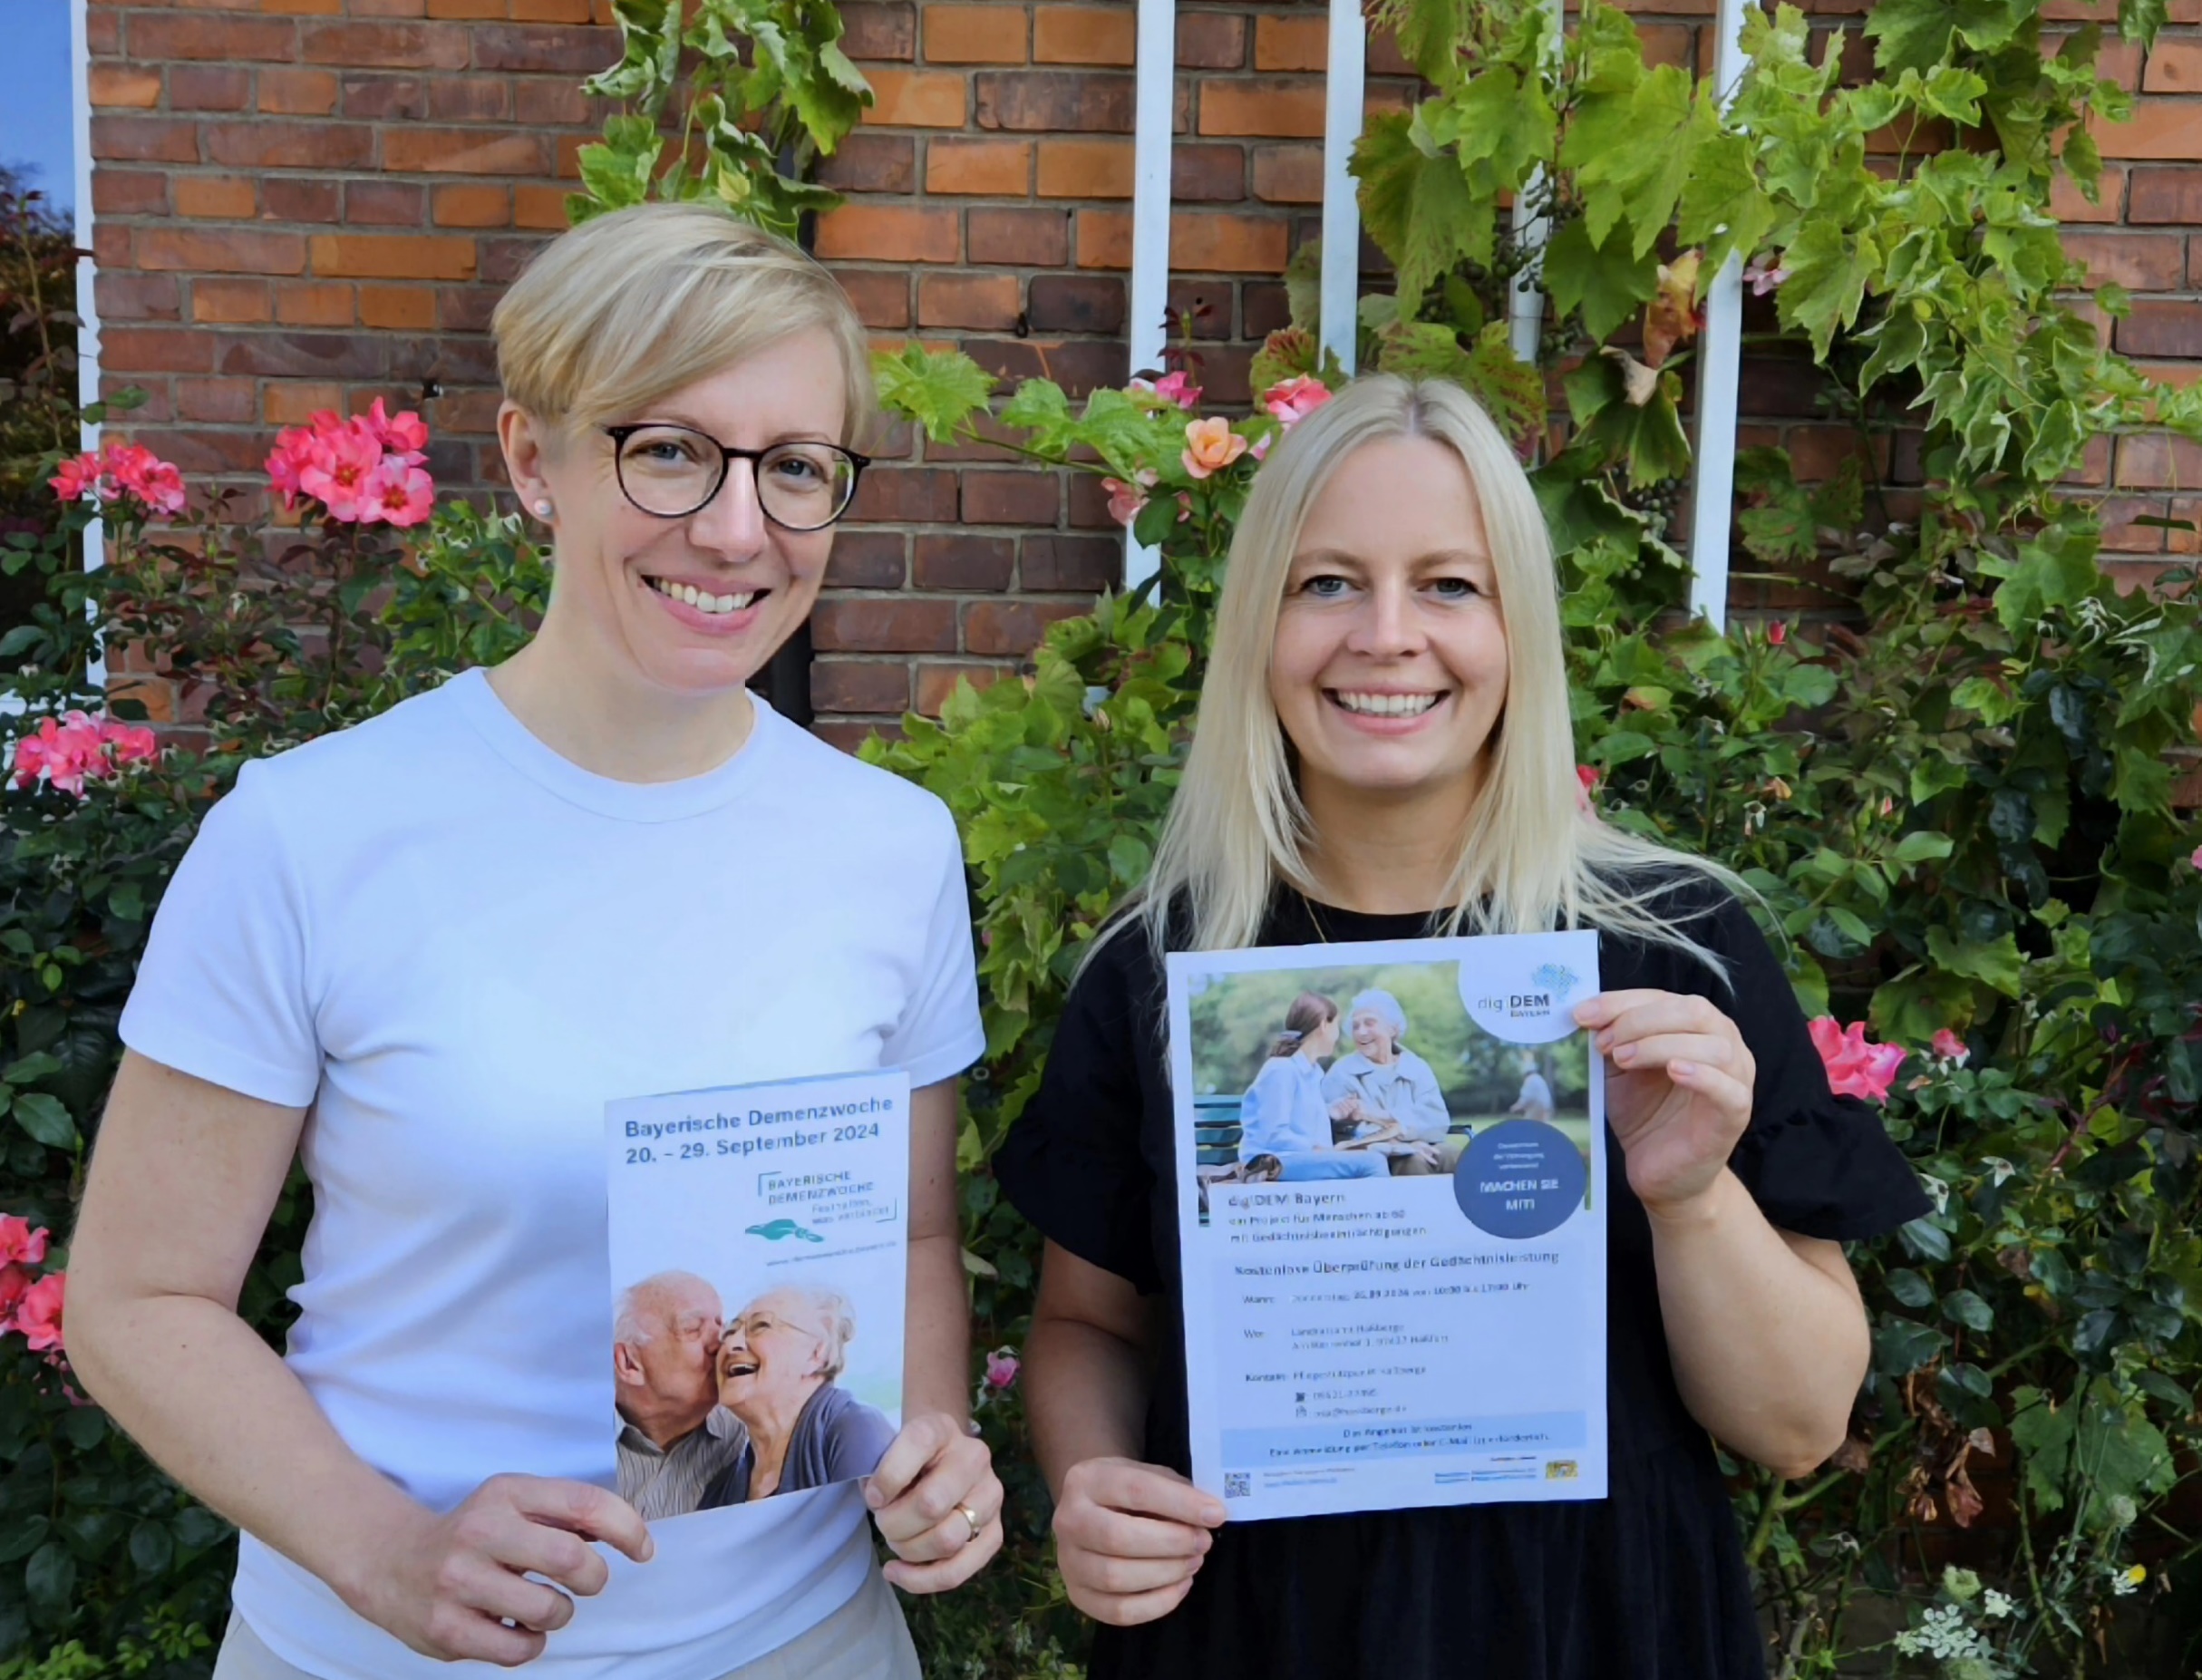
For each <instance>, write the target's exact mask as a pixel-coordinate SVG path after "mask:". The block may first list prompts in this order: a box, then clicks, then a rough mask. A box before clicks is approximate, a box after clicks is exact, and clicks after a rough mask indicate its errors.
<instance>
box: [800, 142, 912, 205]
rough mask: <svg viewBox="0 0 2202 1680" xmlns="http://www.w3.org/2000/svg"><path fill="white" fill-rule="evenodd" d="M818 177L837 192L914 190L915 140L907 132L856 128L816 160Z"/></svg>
mask: <svg viewBox="0 0 2202 1680" xmlns="http://www.w3.org/2000/svg"><path fill="white" fill-rule="evenodd" d="M818 178H819V180H820V182H822V183H823V184H824V185H826V186H829V187H831V188H833V189H835V190H836V191H839V192H915V191H916V190H917V141H916V139H915V138H913V137H912V136H910V135H907V134H868V133H866V132H865V131H862V130H861V129H859V130H858V131H857V132H855V133H854V134H850V135H849V136H847V137H845V138H844V139H843V140H842V141H841V143H840V144H839V146H837V147H835V148H834V152H833V156H831V157H830V158H821V159H820V160H819V169H818Z"/></svg>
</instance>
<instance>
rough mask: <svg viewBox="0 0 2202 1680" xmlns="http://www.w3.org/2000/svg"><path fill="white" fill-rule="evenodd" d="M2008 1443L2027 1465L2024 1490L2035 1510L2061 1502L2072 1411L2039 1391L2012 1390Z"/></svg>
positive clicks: (2070, 1433)
mask: <svg viewBox="0 0 2202 1680" xmlns="http://www.w3.org/2000/svg"><path fill="white" fill-rule="evenodd" d="M2011 1401H2012V1413H2011V1443H2012V1445H2013V1446H2014V1447H2016V1448H2017V1449H2018V1451H2019V1455H2020V1457H2021V1458H2022V1459H2023V1460H2024V1461H2025V1465H2026V1477H2025V1483H2026V1491H2027V1492H2028V1493H2029V1494H2031V1495H2032V1498H2033V1502H2034V1505H2035V1507H2036V1509H2037V1510H2042V1511H2052V1510H2059V1509H2060V1508H2061V1507H2062V1505H2063V1503H2064V1472H2065V1467H2066V1465H2067V1464H2068V1463H2069V1462H2070V1460H2071V1445H2072V1434H2073V1430H2072V1408H2071V1407H2070V1406H2065V1407H2061V1408H2059V1407H2056V1406H2053V1405H2052V1404H2051V1403H2050V1401H2049V1398H2048V1397H2047V1396H2046V1395H2044V1394H2042V1391H2041V1390H2040V1389H2038V1388H2020V1389H2016V1390H2013V1393H2012V1396H2011Z"/></svg>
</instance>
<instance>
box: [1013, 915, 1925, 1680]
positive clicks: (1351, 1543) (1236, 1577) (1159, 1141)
mask: <svg viewBox="0 0 2202 1680" xmlns="http://www.w3.org/2000/svg"><path fill="white" fill-rule="evenodd" d="M1672 902H1673V903H1674V904H1675V905H1676V906H1677V907H1680V908H1678V909H1677V910H1676V912H1675V916H1676V919H1677V920H1680V921H1682V922H1683V923H1684V924H1685V926H1686V927H1687V929H1688V931H1689V933H1690V935H1691V937H1693V938H1694V939H1696V940H1697V941H1698V942H1699V943H1700V944H1701V945H1702V946H1703V947H1705V948H1707V949H1708V950H1711V951H1713V952H1716V953H1718V954H1719V955H1720V956H1722V957H1724V958H1725V959H1726V960H1727V962H1728V965H1729V970H1730V975H1731V976H1732V986H1731V984H1730V983H1729V982H1727V981H1723V979H1722V976H1720V975H1718V974H1716V973H1715V972H1714V971H1713V970H1712V969H1711V968H1710V967H1708V966H1706V965H1705V964H1703V963H1702V962H1701V961H1699V960H1698V959H1697V958H1696V957H1693V956H1692V955H1691V954H1690V953H1688V952H1686V951H1683V950H1679V949H1676V948H1674V947H1669V946H1664V945H1654V946H1647V945H1644V944H1641V943H1638V942H1636V941H1634V940H1626V939H1621V938H1617V937H1614V936H1612V935H1606V936H1604V937H1601V939H1600V941H1599V957H1598V964H1599V977H1600V980H1601V982H1602V984H1603V986H1604V988H1605V990H1607V991H1620V990H1623V989H1625V988H1633V987H1653V988H1656V989H1660V990H1664V991H1671V992H1682V993H1694V994H1697V995H1701V996H1704V997H1708V998H1711V999H1712V1001H1713V1002H1714V1003H1715V1004H1717V1005H1719V1006H1720V1007H1721V1009H1722V1011H1723V1012H1724V1013H1726V1014H1727V1015H1729V1016H1730V1017H1731V1018H1732V1020H1733V1021H1734V1022H1735V1024H1736V1025H1737V1027H1738V1029H1739V1030H1740V1031H1741V1034H1742V1035H1743V1040H1744V1043H1746V1044H1749V1045H1750V1046H1751V1054H1752V1056H1753V1058H1755V1060H1756V1061H1757V1063H1758V1080H1757V1084H1756V1087H1755V1089H1754V1092H1753V1102H1752V1115H1751V1127H1750V1129H1749V1130H1748V1131H1746V1132H1745V1133H1744V1134H1743V1137H1742V1139H1741V1141H1739V1142H1738V1144H1737V1145H1736V1149H1735V1152H1734V1153H1733V1155H1732V1156H1731V1157H1730V1161H1729V1164H1730V1166H1731V1167H1732V1169H1733V1170H1734V1171H1735V1174H1736V1176H1737V1177H1738V1178H1739V1179H1741V1180H1742V1182H1743V1184H1744V1186H1745V1188H1747V1189H1748V1190H1750V1191H1751V1194H1752V1196H1753V1197H1754V1198H1756V1199H1757V1201H1758V1203H1759V1206H1760V1208H1761V1210H1763V1211H1764V1213H1765V1214H1766V1217H1767V1219H1769V1220H1770V1221H1771V1222H1772V1223H1773V1224H1774V1225H1777V1226H1779V1227H1780V1228H1782V1229H1784V1230H1789V1231H1795V1232H1798V1233H1799V1234H1800V1235H1804V1236H1808V1237H1826V1238H1846V1239H1847V1238H1862V1237H1872V1236H1877V1235H1879V1234H1881V1233H1883V1232H1886V1231H1889V1230H1892V1229H1894V1228H1896V1227H1897V1226H1899V1225H1901V1224H1903V1223H1904V1222H1905V1221H1906V1220H1907V1219H1916V1218H1917V1217H1918V1216H1919V1215H1921V1214H1923V1213H1925V1212H1926V1210H1927V1203H1926V1195H1925V1194H1924V1192H1923V1191H1922V1190H1920V1188H1919V1182H1918V1179H1917V1177H1916V1174H1915V1173H1914V1172H1913V1170H1912V1169H1911V1167H1910V1165H1909V1164H1908V1163H1907V1162H1906V1160H1905V1159H1904V1157H1903V1156H1902V1155H1901V1154H1900V1153H1898V1151H1896V1147H1895V1145H1893V1144H1892V1143H1891V1142H1890V1141H1888V1137H1887V1133H1886V1132H1885V1131H1883V1130H1882V1128H1881V1124H1880V1120H1879V1117H1878V1116H1877V1113H1876V1112H1875V1111H1874V1110H1873V1109H1871V1108H1870V1107H1868V1106H1867V1105H1866V1104H1865V1103H1862V1102H1858V1101H1856V1100H1855V1099H1853V1098H1848V1097H1837V1096H1834V1095H1832V1094H1831V1093H1830V1092H1829V1089H1828V1079H1827V1073H1826V1071H1825V1069H1824V1068H1823V1066H1822V1064H1821V1063H1820V1060H1819V1054H1818V1053H1817V1052H1816V1051H1815V1050H1814V1049H1813V1046H1812V1041H1811V1037H1810V1035H1809V1034H1808V1033H1807V1031H1806V1029H1805V1021H1804V1016H1803V1014H1802V1012H1801V1011H1800V1010H1799V1008H1798V1007H1797V1003H1796V997H1795V995H1794V994H1793V993H1792V992H1791V991H1790V984H1789V980H1788V978H1787V976H1784V975H1783V973H1782V972H1781V969H1780V965H1779V964H1778V963H1777V962H1776V961H1775V959H1774V956H1773V953H1772V952H1771V951H1770V949H1769V948H1768V947H1767V944H1766V941H1765V939H1764V937H1762V936H1761V934H1760V932H1759V930H1758V928H1757V927H1756V926H1755V925H1754V924H1753V923H1752V921H1751V917H1750V915H1749V914H1748V913H1747V912H1746V911H1745V910H1744V909H1743V908H1742V907H1741V905H1740V904H1737V903H1736V902H1735V901H1734V900H1732V899H1731V898H1727V897H1726V896H1725V895H1724V894H1721V893H1719V892H1718V891H1717V890H1715V889H1711V888H1709V887H1703V886H1698V885H1695V884H1692V885H1689V886H1684V887H1681V888H1678V889H1676V891H1675V892H1674V893H1673V895H1672ZM1319 913H1320V915H1321V918H1322V928H1321V931H1320V932H1318V930H1317V928H1316V927H1315V926H1314V922H1313V920H1312V919H1311V918H1310V917H1309V914H1308V912H1307V909H1306V907H1305V904H1303V903H1302V902H1301V901H1300V900H1298V899H1297V898H1290V897H1289V896H1287V897H1286V898H1285V899H1284V900H1283V901H1281V902H1280V904H1279V906H1278V908H1276V911H1275V912H1273V914H1272V915H1271V917H1270V919H1269V923H1268V925H1267V926H1266V927H1264V928H1263V930H1262V937H1261V939H1260V941H1259V943H1260V944H1262V945H1312V944H1317V943H1322V942H1323V941H1324V937H1325V936H1327V937H1328V939H1329V940H1330V941H1333V942H1344V941H1350V940H1364V939H1402V938H1414V937H1421V936H1423V935H1426V934H1427V933H1429V932H1430V930H1431V928H1430V921H1429V918H1424V917H1419V916H1365V915H1356V914H1353V913H1349V912H1347V911H1344V910H1337V909H1333V908H1328V907H1324V908H1321V909H1320V912H1319ZM1165 1022H1166V1015H1165V1011H1164V1008H1163V980H1162V969H1161V965H1160V964H1159V962H1158V961H1157V960H1156V957H1155V955H1154V952H1153V950H1152V948H1151V947H1150V943H1149V942H1148V940H1147V939H1146V937H1144V936H1143V935H1142V933H1141V932H1140V929H1139V928H1137V927H1128V928H1126V929H1125V930H1124V931H1123V932H1122V933H1120V934H1119V935H1118V936H1117V937H1115V938H1113V939H1111V941H1109V943H1108V944H1107V945H1105V946H1104V947H1102V948H1101V952H1100V953H1099V954H1098V955H1097V956H1096V957H1094V959H1093V961H1092V962H1091V964H1090V965H1089V966H1088V967H1087V968H1086V970H1085V972H1084V973H1083V974H1082V975H1081V976H1079V979H1078V982H1077V984H1076V985H1074V986H1072V989H1071V995H1070V998H1069V1000H1068V1002H1067V1003H1066V1005H1064V1009H1063V1015H1062V1025H1061V1026H1060V1027H1059V1028H1058V1029H1057V1031H1056V1035H1055V1043H1054V1046H1053V1049H1052V1051H1051V1052H1050V1054H1049V1057H1048V1063H1047V1068H1046V1072H1045V1073H1044V1074H1043V1077H1042V1079H1041V1083H1040V1089H1039V1091H1038V1092H1036V1093H1035V1094H1034V1096H1033V1100H1032V1102H1031V1103H1030V1105H1029V1106H1028V1107H1027V1108H1026V1109H1025V1111H1024V1112H1023V1115H1022V1116H1021V1117H1020V1118H1019V1120H1018V1122H1017V1123H1016V1124H1015V1125H1014V1127H1013V1128H1012V1129H1011V1131H1010V1133H1009V1136H1008V1137H1007V1139H1006V1140H1004V1143H1003V1145H1002V1148H1001V1151H1000V1152H999V1153H998V1154H997V1155H996V1157H995V1160H994V1173H995V1176H996V1177H997V1178H998V1179H999V1180H1000V1182H1001V1185H1002V1189H1003V1191H1004V1194H1006V1195H1007V1196H1008V1198H1009V1199H1010V1200H1011V1201H1012V1202H1013V1203H1014V1204H1015V1205H1016V1207H1017V1209H1019V1210H1020V1211H1021V1212H1023V1214H1024V1216H1025V1217H1026V1218H1027V1219H1031V1220H1032V1222H1033V1224H1034V1225H1035V1226H1037V1227H1038V1228H1040V1230H1041V1232H1042V1233H1043V1235H1044V1236H1046V1237H1048V1238H1050V1239H1051V1240H1052V1241H1054V1242H1056V1243H1058V1244H1060V1245H1062V1247H1063V1248H1067V1249H1069V1250H1070V1251H1071V1252H1072V1253H1073V1254H1075V1255H1077V1256H1079V1257H1080V1258H1082V1259H1084V1260H1088V1261H1090V1262H1091V1263H1092V1264H1093V1265H1096V1266H1099V1267H1102V1268H1104V1269H1105V1270H1108V1271H1111V1272H1114V1273H1115V1274H1116V1275H1117V1276H1119V1277H1123V1278H1126V1279H1128V1280H1129V1281H1130V1282H1131V1283H1132V1284H1134V1285H1136V1286H1137V1287H1138V1288H1139V1289H1140V1293H1142V1294H1145V1295H1159V1296H1161V1297H1162V1303H1161V1306H1162V1309H1163V1310H1162V1311H1161V1312H1160V1313H1159V1315H1158V1318H1157V1323H1156V1349H1155V1358H1156V1366H1155V1373H1154V1380H1153V1388H1152V1394H1151V1399H1150V1405H1149V1410H1148V1420H1147V1443H1146V1454H1145V1456H1146V1457H1147V1458H1148V1459H1149V1460H1150V1462H1155V1463H1160V1464H1167V1465H1169V1466H1171V1467H1172V1468H1174V1469H1176V1470H1179V1471H1188V1470H1189V1468H1190V1462H1189V1451H1188V1430H1187V1423H1186V1399H1185V1335H1184V1326H1183V1320H1182V1317H1181V1308H1180V1302H1179V1257H1178V1241H1177V1228H1176V1220H1177V1205H1178V1204H1177V1191H1176V1188H1175V1173H1176V1169H1175V1166H1174V1162H1175V1160H1176V1151H1175V1147H1174V1144H1173V1141H1172V1123H1171V1116H1170V1101H1169V1082H1168V1078H1167V1075H1166V1073H1165V1061H1164V1053H1163V1035H1164V1033H1165V1031H1166V1025H1165ZM1606 1151H1607V1154H1606V1161H1607V1177H1606V1182H1607V1183H1608V1185H1609V1186H1610V1187H1611V1193H1612V1196H1613V1200H1612V1202H1611V1204H1610V1209H1609V1217H1608V1224H1607V1251H1608V1258H1607V1277H1606V1303H1607V1306H1606V1311H1607V1327H1606V1334H1607V1338H1608V1347H1607V1362H1606V1369H1607V1413H1606V1415H1607V1420H1608V1429H1609V1432H1610V1435H1609V1448H1610V1454H1609V1456H1610V1461H1611V1463H1610V1474H1609V1480H1608V1488H1609V1492H1608V1495H1607V1497H1606V1498H1605V1499H1604V1500H1595V1501H1578V1502H1555V1503H1549V1504H1489V1505H1462V1506H1451V1507H1444V1508H1439V1509H1420V1510H1399V1511H1371V1512H1364V1513H1359V1514H1354V1515H1350V1516H1339V1517H1310V1518H1287V1519H1281V1520H1269V1521H1262V1522H1238V1523H1227V1524H1225V1526H1224V1527H1223V1529H1220V1530H1219V1531H1218V1532H1217V1537H1216V1544H1215V1546H1214V1548H1213V1549H1211V1550H1210V1552H1209V1553H1208V1559H1207V1561H1206V1562H1205V1563H1204V1564H1203V1565H1202V1567H1201V1570H1200V1573H1199V1575H1198V1577H1196V1578H1195V1580H1194V1583H1193V1588H1192V1591H1191V1592H1190V1594H1188V1597H1186V1600H1185V1602H1184V1603H1183V1604H1181V1605H1180V1606H1179V1607H1178V1608H1177V1609H1176V1610H1175V1611H1173V1612H1172V1613H1171V1614H1170V1615H1169V1616H1167V1617H1162V1618H1161V1619H1160V1620H1159V1621H1156V1622H1150V1623H1149V1624H1147V1625H1145V1626H1143V1627H1132V1628H1122V1629H1119V1628H1109V1627H1104V1628H1101V1630H1100V1631H1099V1633H1098V1635H1097V1636H1096V1639H1095V1646H1094V1654H1093V1665H1092V1670H1091V1674H1092V1680H1116V1677H1118V1676H1126V1677H1130V1676H1137V1680H1171V1677H1173V1676H1185V1677H1186V1680H1233V1677H1234V1676H1239V1675H1244V1676H1247V1680H1348V1677H1349V1676H1355V1675H1366V1676H1369V1677H1370V1680H1422V1677H1424V1676H1427V1677H1429V1680H1436V1677H1437V1676H1441V1675H1442V1676H1456V1675H1457V1676H1460V1680H1756V1677H1757V1676H1759V1675H1761V1674H1762V1673H1763V1672H1764V1669H1763V1665H1762V1663H1761V1652H1760V1640H1759V1634H1758V1627H1757V1620H1756V1617H1755V1616H1754V1614H1753V1611H1752V1607H1751V1586H1750V1583H1749V1581H1748V1580H1747V1578H1746V1577H1745V1573H1744V1569H1743V1559H1742V1549H1741V1543H1740V1541H1739V1539H1738V1536H1737V1533H1736V1528H1735V1521H1734V1518H1733V1516H1732V1512H1731V1510H1730V1507H1729V1502H1728V1496H1727V1493H1726V1491H1725V1489H1724V1488H1723V1487H1722V1481H1721V1478H1720V1475H1719V1473H1718V1471H1717V1469H1716V1467H1715V1464H1714V1461H1713V1454H1712V1443H1711V1442H1710V1440H1709V1439H1708V1437H1707V1435H1706V1433H1705V1431H1704V1429H1703V1428H1702V1426H1701V1425H1700V1424H1698V1423H1696V1421H1695V1420H1694V1419H1693V1418H1692V1417H1691V1415H1690V1413H1689V1412H1688V1410H1687V1409H1686V1408H1685V1407H1684V1406H1683V1400H1682V1395H1681V1394H1680V1393H1679V1392H1677V1390H1676V1388H1675V1385H1674V1377H1673V1371H1672V1370H1671V1368H1670V1366H1669V1364H1668V1355H1667V1345H1666V1332H1665V1328H1664V1325H1663V1324H1662V1322H1661V1319H1660V1311H1659V1292H1658V1283H1657V1279H1656V1277H1655V1275H1654V1266H1653V1255H1652V1233H1651V1227H1650V1224H1649V1222H1648V1220H1647V1219H1646V1217H1645V1214H1644V1206H1643V1204H1642V1203H1641V1202H1639V1201H1638V1200H1637V1199H1636V1197H1635V1193H1634V1192H1633V1191H1632V1190H1630V1189H1629V1183H1628V1174H1627V1170H1626V1169H1625V1164H1624V1161H1623V1158H1622V1153H1621V1150H1620V1147H1619V1145H1618V1144H1616V1143H1615V1142H1614V1141H1613V1139H1612V1136H1611V1134H1610V1133H1608V1134H1607V1139H1606ZM1741 1351H1743V1350H1739V1352H1741Z"/></svg>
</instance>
